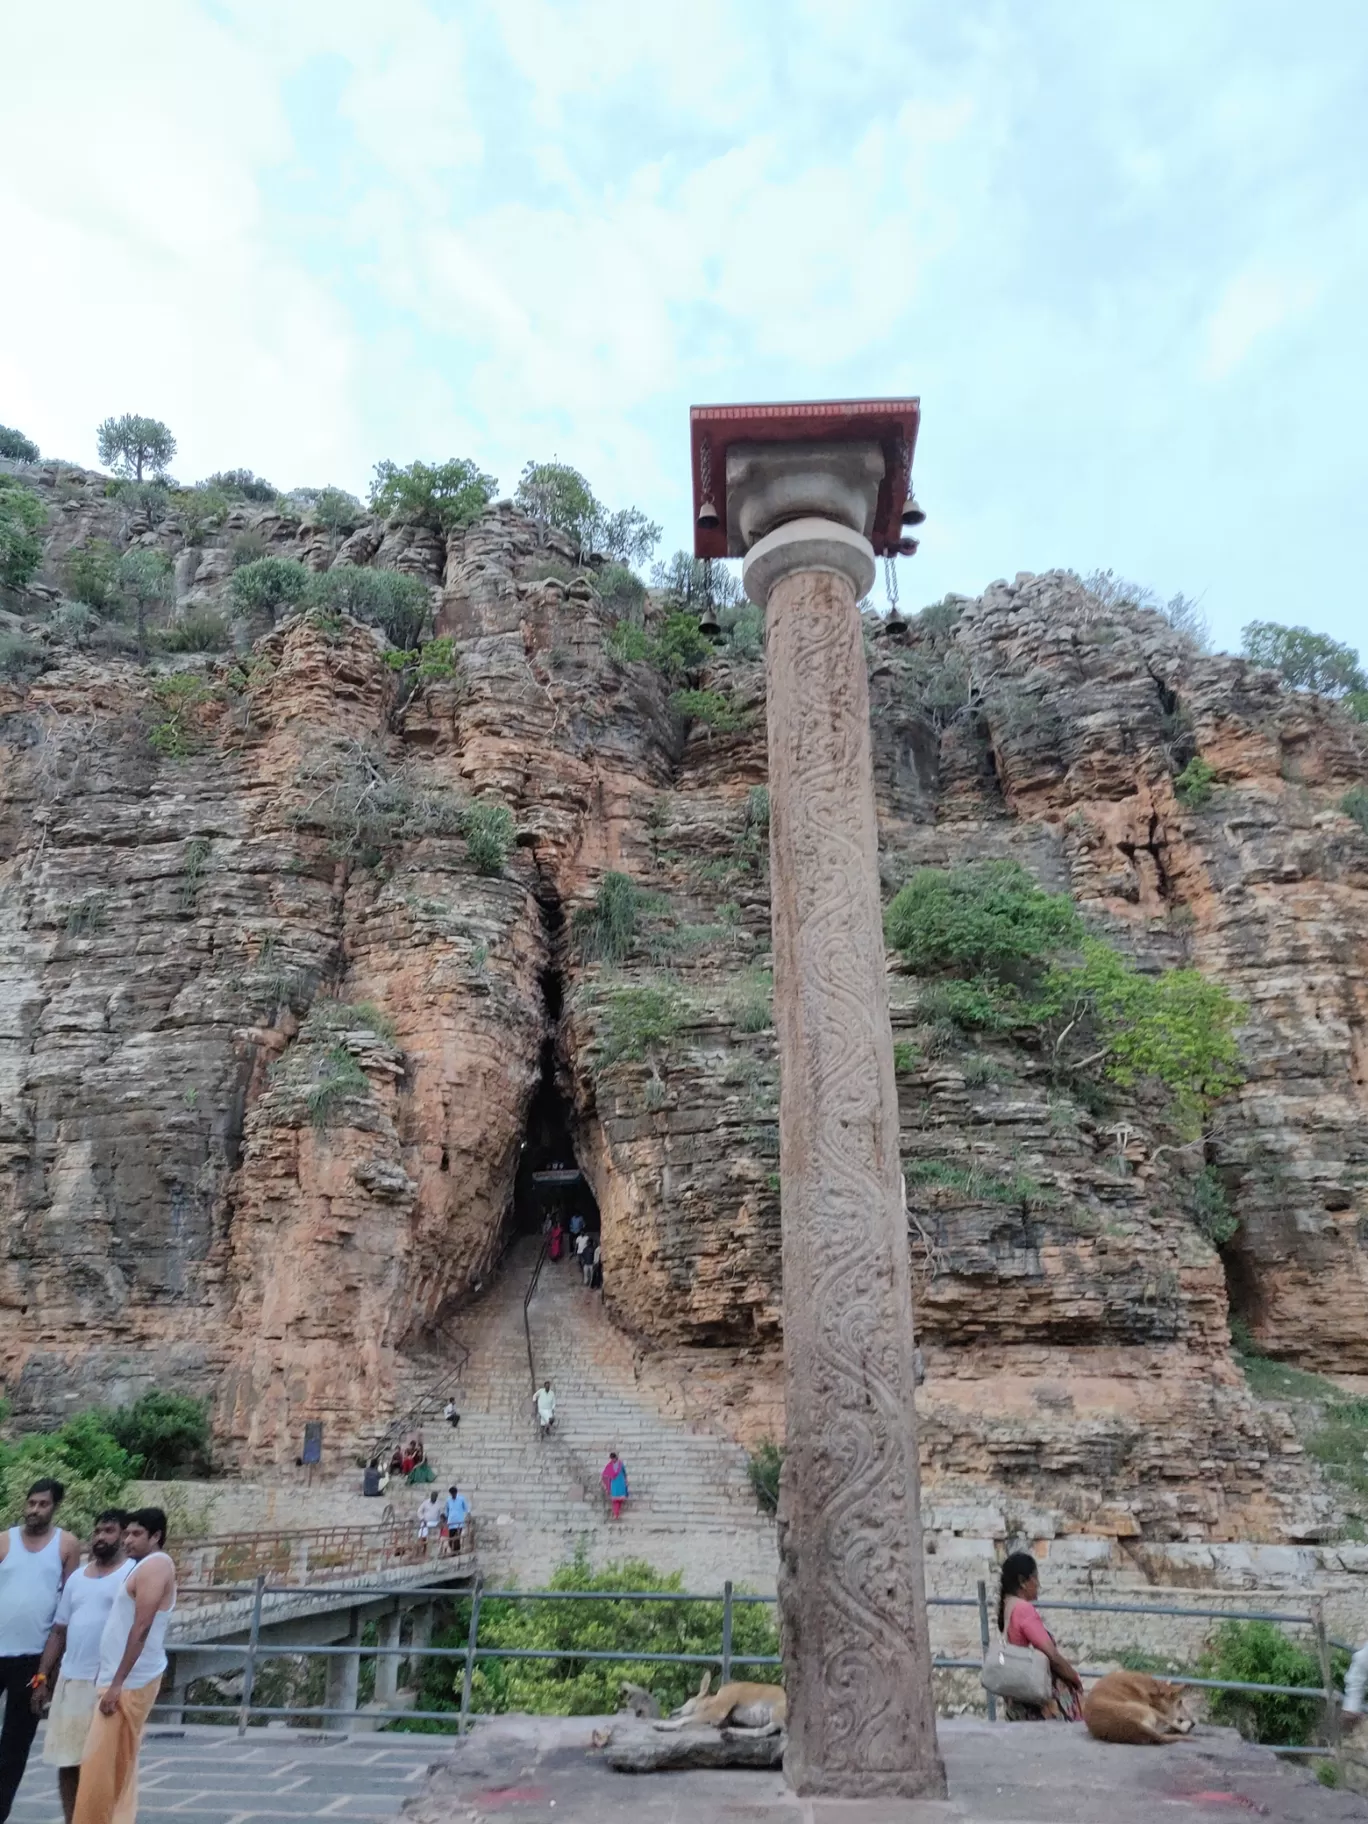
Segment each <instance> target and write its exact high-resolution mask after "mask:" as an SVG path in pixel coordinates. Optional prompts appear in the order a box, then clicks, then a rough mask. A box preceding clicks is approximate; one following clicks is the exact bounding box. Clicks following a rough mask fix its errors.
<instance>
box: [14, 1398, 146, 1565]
mask: <svg viewBox="0 0 1368 1824" xmlns="http://www.w3.org/2000/svg"><path fill="white" fill-rule="evenodd" d="M140 1469H141V1464H140V1463H139V1460H138V1458H137V1457H135V1456H133V1455H131V1454H130V1453H129V1452H128V1451H126V1450H125V1449H124V1448H123V1446H122V1445H121V1444H120V1443H119V1442H118V1440H117V1439H116V1438H114V1437H113V1436H112V1435H111V1434H110V1431H109V1429H108V1415H107V1414H103V1413H98V1412H82V1413H78V1414H77V1415H76V1416H75V1417H74V1418H71V1419H68V1420H67V1422H66V1423H65V1425H63V1426H62V1427H61V1428H60V1429H59V1430H57V1431H53V1432H29V1433H27V1434H26V1435H24V1436H21V1437H18V1438H16V1439H14V1440H13V1442H11V1443H0V1525H3V1526H13V1525H15V1524H16V1523H17V1522H18V1521H19V1520H20V1519H22V1517H23V1511H24V1495H25V1491H26V1490H27V1489H28V1487H29V1485H30V1484H31V1483H33V1482H36V1481H38V1479H39V1478H40V1477H41V1476H55V1477H56V1478H57V1480H58V1481H59V1482H63V1483H65V1485H66V1500H65V1501H64V1502H63V1503H62V1507H61V1510H60V1516H59V1518H60V1521H61V1524H62V1525H63V1526H65V1527H67V1528H69V1529H70V1530H71V1531H72V1532H74V1533H75V1534H76V1535H77V1536H78V1537H80V1538H85V1537H86V1536H88V1534H89V1532H90V1528H91V1525H92V1524H93V1522H94V1519H95V1516H96V1514H98V1513H99V1512H100V1510H101V1509H102V1508H106V1507H118V1506H120V1505H121V1504H122V1503H123V1500H124V1496H125V1494H126V1492H127V1489H128V1484H129V1482H130V1481H131V1480H132V1479H133V1478H134V1477H135V1476H136V1475H137V1474H138V1473H139V1471H140Z"/></svg>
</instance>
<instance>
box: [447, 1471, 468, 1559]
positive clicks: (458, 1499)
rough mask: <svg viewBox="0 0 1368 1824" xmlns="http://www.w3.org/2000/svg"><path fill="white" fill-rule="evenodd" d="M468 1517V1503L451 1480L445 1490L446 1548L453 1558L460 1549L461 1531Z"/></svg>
mask: <svg viewBox="0 0 1368 1824" xmlns="http://www.w3.org/2000/svg"><path fill="white" fill-rule="evenodd" d="M469 1517H470V1503H469V1501H467V1500H466V1498H465V1496H464V1495H463V1494H462V1493H461V1492H460V1490H459V1489H458V1488H457V1486H456V1484H455V1483H454V1482H453V1483H452V1485H451V1487H450V1488H449V1489H448V1490H447V1504H446V1523H447V1550H448V1552H450V1553H451V1555H452V1557H453V1558H454V1557H455V1555H456V1553H457V1552H459V1551H460V1549H461V1533H462V1530H463V1528H464V1526H465V1523H466V1521H467V1520H468V1519H469Z"/></svg>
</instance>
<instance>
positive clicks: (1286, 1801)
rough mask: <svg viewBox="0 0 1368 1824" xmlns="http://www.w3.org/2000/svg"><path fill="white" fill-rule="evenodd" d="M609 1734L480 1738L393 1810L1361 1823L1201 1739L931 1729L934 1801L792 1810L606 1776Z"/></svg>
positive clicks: (1095, 1823)
mask: <svg viewBox="0 0 1368 1824" xmlns="http://www.w3.org/2000/svg"><path fill="white" fill-rule="evenodd" d="M608 1720H609V1719H593V1718H581V1717H575V1718H570V1717H567V1718H549V1717H539V1718H515V1717H499V1718H494V1719H491V1720H490V1721H488V1722H486V1723H483V1724H481V1725H479V1726H478V1727H477V1729H476V1731H475V1733H474V1734H473V1735H472V1736H471V1737H470V1738H469V1739H468V1740H466V1741H464V1742H460V1743H456V1744H453V1748H452V1753H451V1757H450V1759H449V1760H448V1761H446V1762H445V1764H443V1765H442V1766H439V1767H438V1768H436V1769H435V1770H434V1772H433V1774H432V1777H431V1779H430V1780H429V1782H428V1784H427V1786H426V1788H425V1789H424V1791H423V1792H422V1794H421V1796H418V1797H416V1798H415V1799H414V1800H413V1801H412V1802H411V1803H410V1804H409V1805H408V1806H407V1807H406V1808H405V1810H406V1816H407V1820H408V1824H453V1821H455V1820H459V1821H460V1824H503V1820H505V1819H507V1820H508V1821H509V1824H522V1821H523V1820H527V1819H532V1818H542V1819H553V1820H555V1824H1169V1821H1170V1820H1172V1824H1196V1821H1197V1820H1199V1819H1206V1820H1214V1819H1231V1820H1234V1819H1238V1818H1241V1817H1245V1818H1256V1817H1257V1818H1263V1819H1266V1820H1268V1821H1269V1824H1332V1821H1335V1824H1338V1821H1339V1820H1345V1821H1346V1824H1347V1821H1348V1820H1368V1803H1365V1801H1364V1800H1363V1799H1360V1798H1357V1797H1356V1796H1355V1795H1354V1794H1352V1793H1348V1792H1336V1791H1330V1790H1328V1789H1327V1788H1325V1787H1323V1786H1320V1785H1318V1784H1317V1782H1316V1781H1315V1779H1314V1778H1313V1777H1312V1774H1311V1772H1310V1771H1309V1770H1308V1769H1306V1768H1304V1767H1299V1766H1291V1765H1288V1764H1287V1763H1284V1762H1280V1761H1278V1760H1277V1758H1276V1757H1275V1756H1273V1755H1271V1754H1269V1753H1268V1752H1267V1750H1265V1749H1260V1748H1255V1747H1252V1746H1250V1745H1249V1744H1248V1743H1245V1742H1242V1741H1241V1740H1240V1739H1239V1737H1238V1736H1237V1735H1236V1734H1235V1732H1234V1730H1230V1729H1202V1730H1200V1731H1198V1732H1197V1733H1196V1734H1195V1735H1194V1736H1192V1737H1190V1738H1188V1740H1186V1741H1184V1742H1182V1743H1179V1744H1176V1745H1175V1746H1173V1747H1170V1748H1121V1747H1113V1746H1110V1745H1107V1744H1104V1743H1101V1742H1095V1741H1093V1740H1092V1738H1091V1737H1090V1736H1089V1735H1088V1734H1087V1732H1086V1730H1084V1729H1083V1727H1082V1726H1081V1725H1077V1726H1072V1725H1065V1724H1059V1725H1054V1724H1030V1723H1026V1724H1016V1725H1010V1724H1007V1725H1000V1726H997V1727H994V1726H992V1725H990V1724H988V1723H985V1722H982V1721H979V1720H977V1719H973V1718H968V1717H964V1718H953V1719H948V1720H944V1721H942V1723H941V1725H940V1740H941V1749H942V1753H943V1754H944V1757H945V1762H946V1770H947V1774H948V1777H949V1784H950V1796H949V1799H948V1800H943V1801H938V1802H930V1801H910V1800H888V1801H884V1800H870V1801H865V1802H852V1801H849V1800H834V1799H831V1800H804V1799H799V1798H797V1797H795V1796H794V1795H793V1794H792V1793H791V1792H789V1791H788V1790H787V1788H786V1787H785V1785H784V1783H783V1780H782V1778H781V1777H780V1776H778V1775H777V1774H772V1773H740V1772H737V1773H730V1772H729V1773H720V1772H714V1773H665V1774H659V1773H657V1774H622V1773H614V1772H612V1771H611V1769H609V1768H608V1767H606V1766H605V1765H604V1763H603V1762H602V1760H601V1758H600V1757H599V1756H598V1755H597V1754H595V1753H594V1752H593V1751H592V1748H591V1745H590V1739H589V1738H590V1734H591V1731H592V1728H593V1727H600V1728H601V1727H603V1726H604V1724H605V1723H606V1722H607V1721H608Z"/></svg>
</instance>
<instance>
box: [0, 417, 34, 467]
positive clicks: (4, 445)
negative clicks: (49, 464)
mask: <svg viewBox="0 0 1368 1824" xmlns="http://www.w3.org/2000/svg"><path fill="white" fill-rule="evenodd" d="M0 456H7V457H8V458H9V460H10V461H11V462H37V460H38V445H37V444H36V443H35V442H34V441H33V439H32V438H31V437H25V435H24V433H23V432H22V431H16V430H15V429H14V427H13V425H9V424H0Z"/></svg>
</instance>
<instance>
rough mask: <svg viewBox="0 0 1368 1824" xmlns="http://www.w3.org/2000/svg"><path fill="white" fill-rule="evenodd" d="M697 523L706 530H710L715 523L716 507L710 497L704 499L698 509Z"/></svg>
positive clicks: (716, 520) (716, 521)
mask: <svg viewBox="0 0 1368 1824" xmlns="http://www.w3.org/2000/svg"><path fill="white" fill-rule="evenodd" d="M698 523H699V525H700V526H703V527H704V528H705V529H706V530H708V531H711V530H712V528H713V527H714V526H715V525H717V523H718V519H717V508H716V506H715V505H714V504H713V502H712V500H711V499H708V500H705V501H704V502H703V505H702V506H701V507H700V508H699V509H698Z"/></svg>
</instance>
